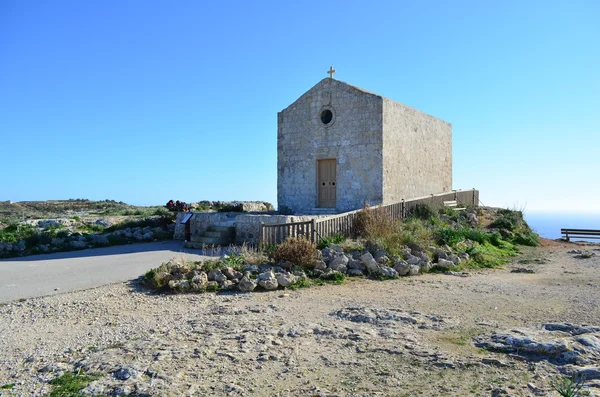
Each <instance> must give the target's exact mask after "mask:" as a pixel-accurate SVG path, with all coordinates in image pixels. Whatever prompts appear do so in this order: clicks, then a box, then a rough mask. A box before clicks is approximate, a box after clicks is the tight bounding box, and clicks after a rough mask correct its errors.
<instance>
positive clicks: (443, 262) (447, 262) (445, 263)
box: [435, 259, 455, 269]
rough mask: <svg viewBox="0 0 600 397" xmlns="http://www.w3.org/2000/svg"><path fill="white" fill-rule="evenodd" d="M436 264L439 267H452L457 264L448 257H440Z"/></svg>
mask: <svg viewBox="0 0 600 397" xmlns="http://www.w3.org/2000/svg"><path fill="white" fill-rule="evenodd" d="M435 266H436V267H439V268H440V269H452V268H453V267H454V266H455V264H454V262H452V261H451V260H448V259H438V261H437V263H436V264H435Z"/></svg>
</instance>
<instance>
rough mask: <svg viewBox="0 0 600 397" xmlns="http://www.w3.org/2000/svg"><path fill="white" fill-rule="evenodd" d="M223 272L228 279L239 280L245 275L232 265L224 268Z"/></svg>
mask: <svg viewBox="0 0 600 397" xmlns="http://www.w3.org/2000/svg"><path fill="white" fill-rule="evenodd" d="M223 274H224V275H225V277H227V279H228V280H236V279H237V280H239V279H241V278H242V277H243V276H244V275H243V274H242V273H241V272H238V271H237V270H234V269H233V268H231V267H228V268H225V269H223Z"/></svg>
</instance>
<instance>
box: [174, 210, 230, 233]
mask: <svg viewBox="0 0 600 397" xmlns="http://www.w3.org/2000/svg"><path fill="white" fill-rule="evenodd" d="M187 214H189V212H180V213H178V214H177V218H176V220H175V234H174V235H173V239H174V240H184V239H185V225H183V224H181V220H182V219H183V217H184V216H186V215H187ZM239 215H240V213H239V212H196V213H193V216H192V219H191V220H190V222H191V230H192V237H199V236H200V234H201V233H202V232H205V231H206V229H208V228H209V226H234V223H235V218H236V217H237V216H239Z"/></svg>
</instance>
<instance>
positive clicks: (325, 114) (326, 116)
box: [321, 109, 333, 125]
mask: <svg viewBox="0 0 600 397" xmlns="http://www.w3.org/2000/svg"><path fill="white" fill-rule="evenodd" d="M331 120H333V113H331V110H329V109H325V110H323V111H322V112H321V121H322V122H323V124H325V125H327V124H329V123H331Z"/></svg>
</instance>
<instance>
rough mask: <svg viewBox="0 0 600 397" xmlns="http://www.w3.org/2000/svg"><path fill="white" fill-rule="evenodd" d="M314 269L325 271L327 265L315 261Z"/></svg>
mask: <svg viewBox="0 0 600 397" xmlns="http://www.w3.org/2000/svg"><path fill="white" fill-rule="evenodd" d="M314 269H315V270H325V269H327V264H326V263H325V262H324V261H315V265H314Z"/></svg>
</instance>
